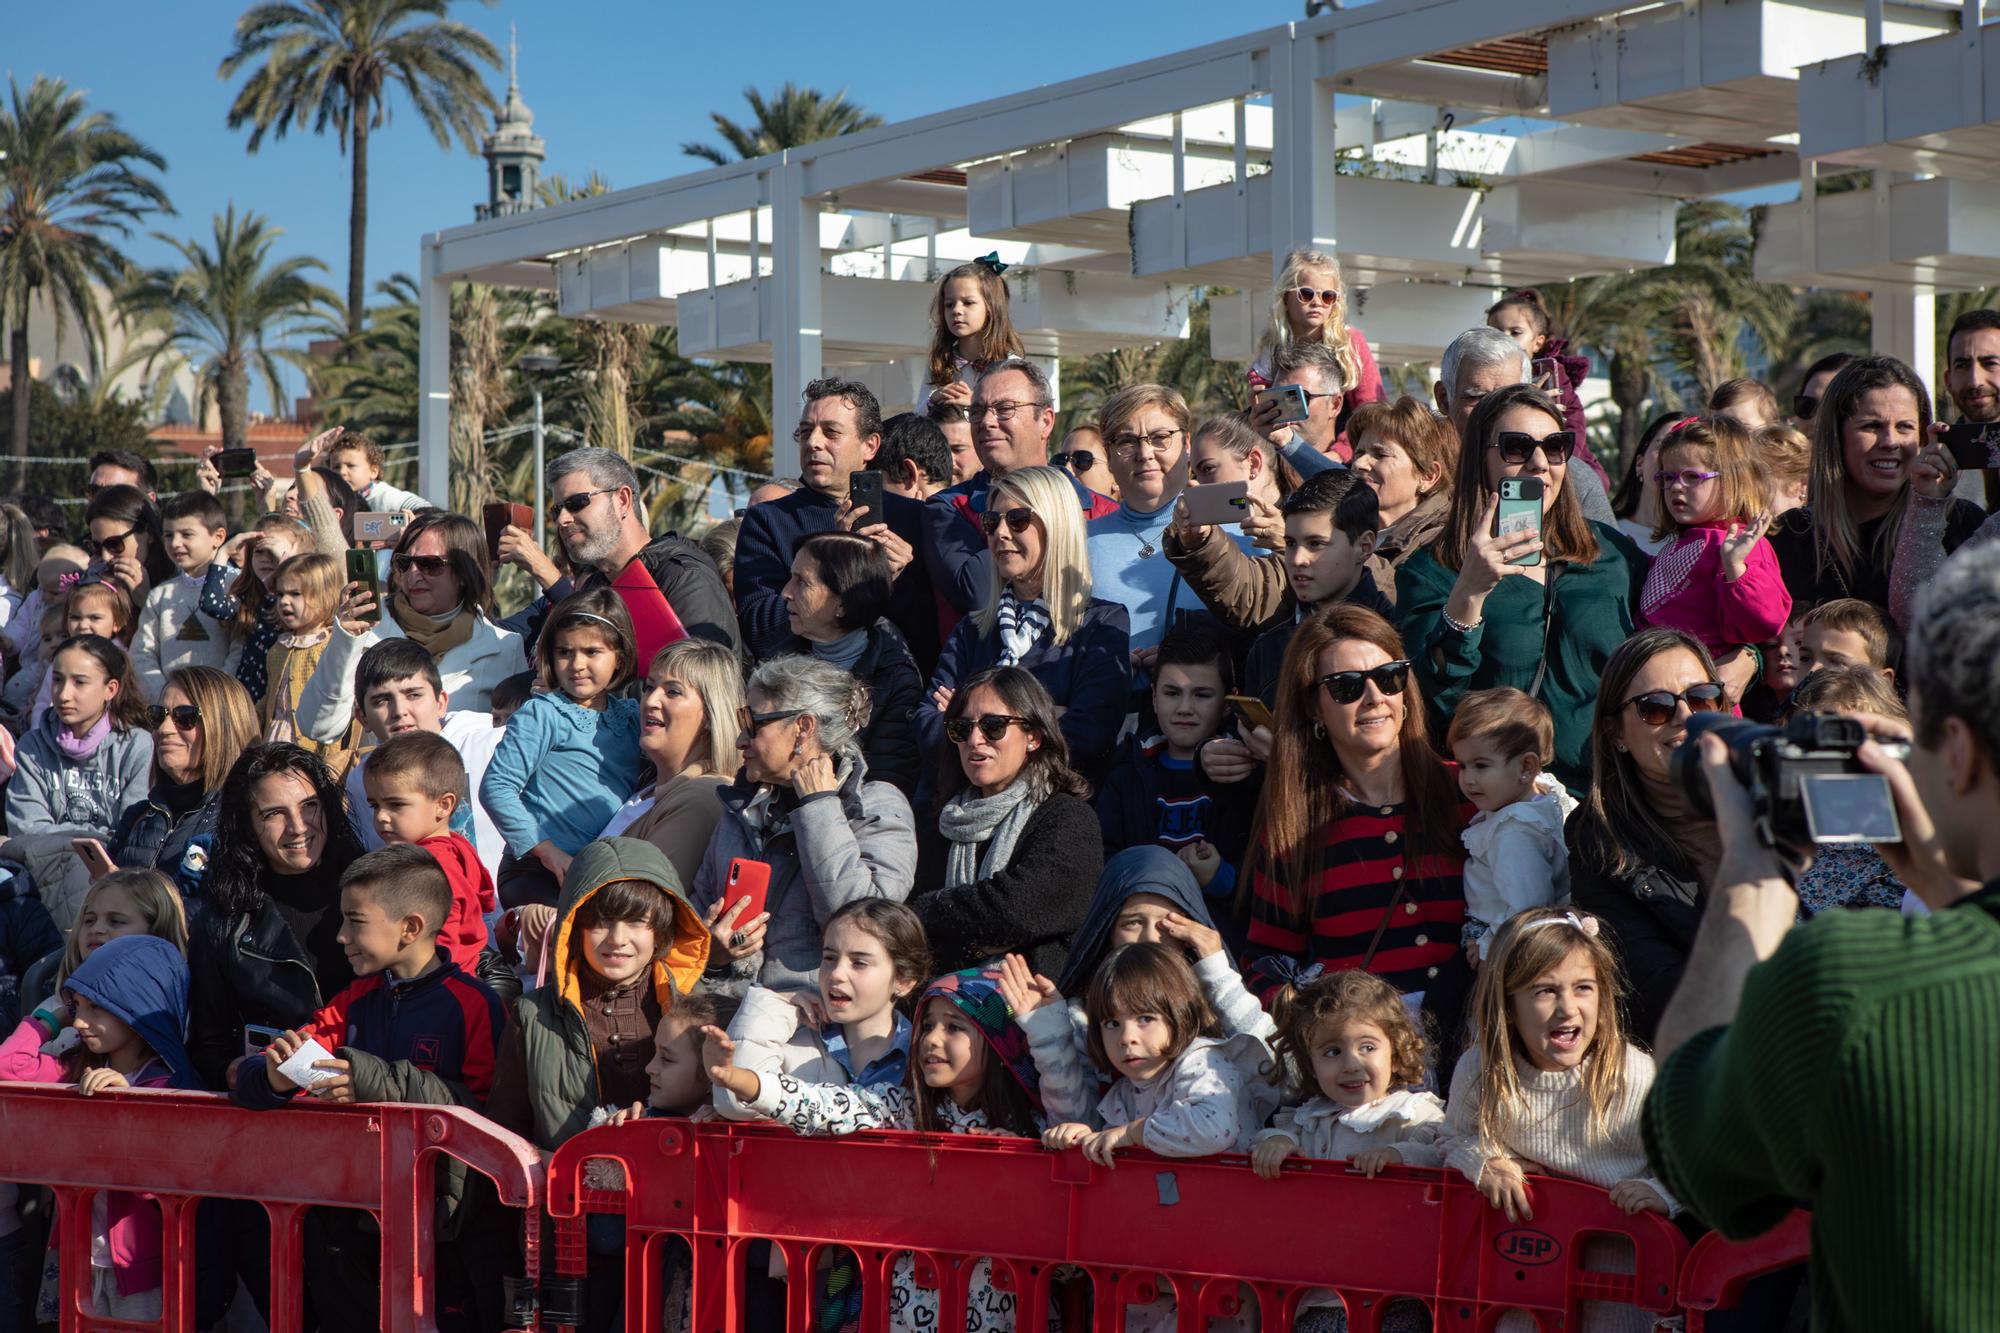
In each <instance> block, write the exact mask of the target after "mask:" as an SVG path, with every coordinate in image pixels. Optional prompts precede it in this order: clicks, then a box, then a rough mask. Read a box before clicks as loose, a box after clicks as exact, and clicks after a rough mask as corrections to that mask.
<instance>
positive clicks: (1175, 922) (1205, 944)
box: [1160, 843, 1222, 962]
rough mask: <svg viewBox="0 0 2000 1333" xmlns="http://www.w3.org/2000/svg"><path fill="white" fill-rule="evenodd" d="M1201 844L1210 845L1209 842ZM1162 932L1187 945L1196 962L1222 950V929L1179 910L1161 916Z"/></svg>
mask: <svg viewBox="0 0 2000 1333" xmlns="http://www.w3.org/2000/svg"><path fill="white" fill-rule="evenodd" d="M1201 845H1202V846H1204V847H1206V846H1208V844H1207V843H1203V844H1201ZM1182 859H1183V860H1185V859H1186V858H1185V857H1183V858H1182ZM1219 859H1220V858H1218V860H1219ZM1160 933H1161V934H1162V935H1164V936H1166V937H1167V938H1168V939H1170V940H1173V941H1174V942H1175V943H1177V944H1184V945H1186V946H1187V950H1188V952H1189V953H1191V954H1193V955H1194V958H1195V961H1196V962H1200V961H1201V960H1202V959H1204V958H1206V957H1208V956H1209V955H1210V954H1218V953H1221V952H1222V932H1221V931H1219V930H1216V929H1215V928H1214V927H1212V926H1204V925H1203V924H1201V922H1199V921H1197V920H1195V919H1194V918H1193V917H1191V916H1182V915H1181V914H1180V913H1179V912H1169V913H1167V914H1166V915H1165V916H1164V917H1162V918H1160Z"/></svg>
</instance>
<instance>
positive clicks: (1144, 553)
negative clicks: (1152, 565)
mask: <svg viewBox="0 0 2000 1333" xmlns="http://www.w3.org/2000/svg"><path fill="white" fill-rule="evenodd" d="M1159 553H1160V550H1159V548H1158V547H1157V546H1154V545H1153V543H1151V542H1147V543H1145V544H1144V545H1143V546H1141V547H1140V548H1139V558H1140V559H1141V560H1151V559H1152V558H1153V557H1154V556H1156V555H1158V554H1159Z"/></svg>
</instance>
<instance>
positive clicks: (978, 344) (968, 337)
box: [917, 253, 1027, 412]
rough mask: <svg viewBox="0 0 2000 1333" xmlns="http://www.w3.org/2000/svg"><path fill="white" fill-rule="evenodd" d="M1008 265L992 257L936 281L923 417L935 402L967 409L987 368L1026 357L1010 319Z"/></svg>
mask: <svg viewBox="0 0 2000 1333" xmlns="http://www.w3.org/2000/svg"><path fill="white" fill-rule="evenodd" d="M1006 271H1007V266H1006V265H1005V264H1003V263H1001V262H1000V256H999V255H998V254H997V253H996V254H990V255H987V256H986V257H984V258H983V259H975V260H973V261H972V262H971V263H970V264H960V265H959V266H958V267H957V268H955V269H953V270H951V271H950V272H949V273H947V274H945V275H944V277H943V278H941V279H940V280H939V281H938V289H937V300H936V301H935V302H934V303H933V304H932V306H931V372H930V380H929V384H928V387H927V388H926V389H925V391H924V402H921V403H918V404H917V410H918V411H919V412H921V411H923V410H924V409H925V406H926V404H928V403H929V402H931V401H932V400H935V401H937V402H941V403H952V404H955V405H957V406H959V407H965V406H967V405H969V404H970V403H971V402H972V383H973V381H974V380H976V379H978V378H979V375H980V372H981V371H983V370H985V369H986V368H987V367H988V366H991V365H995V364H997V363H999V362H1001V361H1005V360H1006V359H1007V358H1008V357H1010V356H1026V355H1027V352H1026V351H1024V350H1023V349H1022V347H1021V339H1020V336H1019V335H1017V334H1016V333H1015V332H1014V322H1013V320H1011V319H1010V318H1008V307H1007V283H1006V280H1005V279H1003V278H1002V277H1001V276H1000V275H1001V274H1002V273H1005V272H1006Z"/></svg>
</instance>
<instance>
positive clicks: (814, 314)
mask: <svg viewBox="0 0 2000 1333" xmlns="http://www.w3.org/2000/svg"><path fill="white" fill-rule="evenodd" d="M786 156H787V159H788V160H786V161H785V162H784V163H783V165H781V166H780V167H779V168H778V169H777V170H775V171H773V172H772V173H771V177H770V190H771V232H772V235H771V276H770V277H769V278H768V279H756V280H754V281H769V282H772V283H775V284H776V286H777V299H776V301H775V302H774V303H773V307H774V310H773V313H774V314H775V315H776V329H775V330H774V331H773V332H774V336H773V337H772V339H771V433H772V436H773V441H774V445H775V440H776V439H777V438H778V437H780V436H789V435H790V433H791V432H790V430H789V429H788V427H789V426H790V425H792V424H795V423H796V421H797V417H796V416H795V415H794V414H795V413H797V412H798V411H799V407H800V404H801V403H802V402H803V401H804V398H805V388H806V385H808V384H810V383H811V382H812V381H814V380H816V379H818V378H819V377H820V366H821V358H820V353H821V344H822V342H823V341H824V339H825V325H824V323H823V319H822V310H821V305H820V267H819V265H820V259H819V204H818V203H816V202H813V201H811V200H808V199H807V198H806V197H805V195H804V190H803V185H804V172H803V171H801V170H800V168H799V165H798V164H797V163H796V162H792V161H790V160H789V154H787V155H786ZM787 334H789V335H790V336H789V337H788V336H785V335H787ZM773 456H774V457H775V456H776V455H775V454H774V455H773Z"/></svg>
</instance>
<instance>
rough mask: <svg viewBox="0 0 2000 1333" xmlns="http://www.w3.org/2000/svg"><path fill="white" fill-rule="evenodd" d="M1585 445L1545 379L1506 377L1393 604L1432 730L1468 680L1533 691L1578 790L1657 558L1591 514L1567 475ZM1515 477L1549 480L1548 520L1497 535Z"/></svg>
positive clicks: (1478, 686) (1481, 414)
mask: <svg viewBox="0 0 2000 1333" xmlns="http://www.w3.org/2000/svg"><path fill="white" fill-rule="evenodd" d="M1575 448H1576V437H1575V435H1574V434H1573V433H1572V432H1571V431H1570V430H1569V429H1568V428H1567V427H1565V426H1564V424H1563V415H1562V408H1561V407H1559V406H1558V405H1557V404H1556V402H1555V400H1554V399H1552V398H1550V397H1549V396H1548V395H1547V394H1546V393H1543V392H1542V391H1541V390H1540V389H1537V388H1535V387H1533V386H1532V385H1526V384H1517V385H1509V386H1508V387H1506V388H1504V389H1500V390H1498V391H1496V392H1493V393H1489V394H1487V395H1486V397H1484V398H1482V399H1481V400H1480V402H1479V406H1478V407H1476V408H1474V409H1473V412H1472V419H1471V420H1470V421H1469V422H1467V423H1466V428H1465V439H1464V441H1463V445H1462V447H1461V449H1460V451H1459V459H1458V477H1457V481H1456V483H1455V484H1454V486H1453V488H1452V498H1451V510H1450V513H1449V514H1448V516H1447V517H1446V520H1445V525H1444V530H1443V531H1442V533H1440V534H1439V536H1438V538H1437V540H1435V541H1434V542H1432V543H1431V545H1430V546H1429V547H1428V548H1426V549H1425V550H1423V551H1419V552H1418V553H1417V554H1416V555H1414V556H1411V557H1410V559H1409V560H1408V561H1406V562H1405V563H1404V564H1403V566H1402V568H1401V570H1399V571H1398V573H1397V577H1396V607H1397V612H1398V617H1399V619H1400V621H1401V629H1402V634H1403V643H1404V645H1405V646H1406V647H1407V649H1408V650H1409V655H1410V658H1411V660H1412V661H1413V662H1414V663H1415V664H1416V665H1415V676H1416V680H1417V683H1418V685H1419V686H1420V687H1421V688H1422V690H1423V694H1424V698H1425V700H1426V701H1427V703H1428V704H1429V705H1430V709H1431V723H1432V730H1433V732H1434V733H1435V734H1437V735H1440V736H1441V735H1443V734H1444V728H1445V724H1446V722H1447V721H1448V720H1449V719H1450V717H1451V714H1452V710H1453V709H1454V708H1456V707H1457V706H1458V701H1459V700H1460V699H1462V698H1463V697H1464V696H1465V695H1466V693H1467V692H1468V691H1471V690H1485V689H1492V688H1493V687H1495V686H1499V685H1511V686H1513V687H1514V688H1516V689H1519V690H1524V691H1526V692H1527V693H1528V694H1530V695H1533V696H1534V697H1535V698H1538V699H1540V700H1541V701H1542V702H1543V703H1544V704H1547V705H1548V708H1549V711H1550V713H1552V714H1553V715H1554V717H1555V729H1556V752H1555V762H1554V763H1553V764H1551V765H1550V771H1552V772H1553V773H1554V774H1555V775H1556V777H1558V778H1559V779H1561V780H1562V782H1563V783H1564V785H1566V786H1567V787H1569V788H1570V790H1571V791H1573V792H1576V793H1578V794H1579V795H1581V794H1582V793H1583V792H1584V791H1585V790H1586V789H1587V787H1588V786H1589V780H1590V753H1589V751H1590V717H1591V708H1592V705H1593V704H1594V702H1595V700H1596V697H1597V690H1598V681H1599V678H1600V677H1601V676H1602V675H1603V672H1604V664H1605V663H1606V662H1607V661H1608V660H1610V657H1611V654H1612V653H1613V652H1614V651H1616V649H1617V647H1618V645H1619V644H1621V643H1623V642H1624V641H1625V638H1626V636H1627V635H1629V634H1631V632H1632V613H1633V608H1634V607H1635V606H1637V605H1638V602H1639V590H1640V587H1641V586H1642V585H1643V584H1644V582H1645V578H1646V559H1645V557H1644V556H1642V555H1640V554H1639V551H1638V548H1636V547H1634V546H1633V545H1632V543H1631V542H1630V541H1629V540H1627V539H1626V537H1625V536H1624V535H1623V534H1621V533H1618V532H1615V531H1613V530H1612V529H1610V528H1607V527H1605V526H1603V525H1602V524H1598V523H1592V522H1591V521H1589V520H1588V519H1586V518H1584V516H1583V511H1582V509H1581V508H1579V507H1578V504H1577V498H1576V495H1575V493H1574V492H1573V491H1572V489H1571V488H1570V487H1569V486H1568V485H1567V484H1566V482H1567V480H1568V473H1569V462H1570V457H1571V455H1572V454H1573V452H1574V451H1575ZM1515 478H1519V479H1521V480H1523V481H1531V482H1537V483H1539V484H1540V486H1541V491H1542V501H1541V512H1540V516H1539V517H1540V522H1539V524H1537V525H1536V526H1534V527H1529V528H1525V529H1523V530H1519V531H1514V532H1511V533H1510V534H1509V535H1507V536H1504V537H1503V536H1496V535H1495V520H1496V518H1497V517H1498V513H1499V506H1500V485H1501V482H1503V481H1506V480H1511V479H1515ZM1526 489H1527V490H1530V491H1532V489H1533V487H1527V488H1526Z"/></svg>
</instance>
